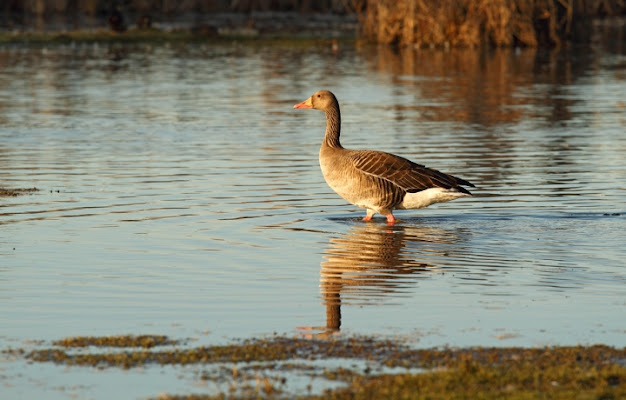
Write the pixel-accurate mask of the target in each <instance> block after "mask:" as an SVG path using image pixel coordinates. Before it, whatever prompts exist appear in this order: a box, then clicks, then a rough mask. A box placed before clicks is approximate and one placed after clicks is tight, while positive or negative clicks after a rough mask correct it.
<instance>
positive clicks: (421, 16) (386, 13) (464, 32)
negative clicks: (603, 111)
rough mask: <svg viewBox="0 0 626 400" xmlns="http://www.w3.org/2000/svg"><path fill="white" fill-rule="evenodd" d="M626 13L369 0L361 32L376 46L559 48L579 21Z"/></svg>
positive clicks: (574, 6)
mask: <svg viewBox="0 0 626 400" xmlns="http://www.w3.org/2000/svg"><path fill="white" fill-rule="evenodd" d="M625 11H626V2H624V1H622V0H444V1H441V0H368V1H367V5H366V8H365V10H364V12H362V13H361V14H360V17H361V34H362V35H363V37H364V38H365V39H367V40H369V41H372V42H376V43H385V44H396V45H400V46H407V45H411V46H417V47H429V46H430V47H432V46H435V47H448V46H465V47H476V46H479V45H481V44H489V45H493V46H511V45H519V46H537V45H551V46H554V45H559V44H561V43H562V42H563V41H564V40H568V39H570V38H571V37H572V36H573V35H574V32H573V30H574V29H575V26H576V27H577V28H578V29H579V30H580V29H582V28H584V26H585V24H578V25H575V24H576V23H577V22H580V21H585V20H589V19H590V18H591V17H594V16H597V15H607V14H620V13H624V12H625ZM582 36H584V35H582ZM580 37H581V35H580V34H579V35H578V38H579V39H580Z"/></svg>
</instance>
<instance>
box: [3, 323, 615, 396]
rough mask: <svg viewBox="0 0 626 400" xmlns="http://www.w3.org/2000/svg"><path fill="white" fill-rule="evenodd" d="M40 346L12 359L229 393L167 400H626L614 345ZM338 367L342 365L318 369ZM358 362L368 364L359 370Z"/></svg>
mask: <svg viewBox="0 0 626 400" xmlns="http://www.w3.org/2000/svg"><path fill="white" fill-rule="evenodd" d="M38 343H41V342H38ZM39 346H40V347H39V348H36V349H34V350H25V349H7V350H4V351H3V353H4V354H5V355H8V356H9V357H20V358H25V359H26V360H28V361H29V362H36V363H40V362H43V363H48V362H52V363H56V364H60V365H68V366H74V367H90V368H91V367H97V368H98V369H102V368H122V369H133V368H141V367H143V366H147V365H162V366H166V365H179V366H182V365H186V366H194V365H195V366H197V367H198V369H199V371H200V372H199V377H198V379H199V380H200V381H201V382H202V381H205V382H207V381H210V382H213V383H216V384H217V385H218V386H221V387H228V388H230V389H229V390H228V391H227V392H224V393H219V394H215V393H211V394H208V393H207V394H202V393H200V394H198V390H194V392H195V393H196V394H187V393H181V394H167V395H160V396H159V399H224V398H231V399H250V398H272V399H287V398H290V399H293V398H298V399H315V400H317V399H356V400H358V399H429V398H437V399H464V398H472V399H501V398H507V399H544V398H549V399H574V398H576V399H621V398H626V366H625V365H624V360H626V349H615V348H612V347H608V346H587V347H584V346H573V347H542V348H466V349H414V348H411V347H410V346H407V345H406V344H404V343H402V342H401V341H395V340H381V339H373V338H368V337H353V338H339V339H331V340H307V339H301V338H286V337H281V336H278V337H274V338H270V339H254V340H247V341H243V342H239V343H236V344H230V345H222V346H201V347H189V346H187V342H186V341H177V340H170V339H169V338H167V337H164V336H149V335H143V336H113V337H75V338H67V339H63V340H59V341H55V342H53V343H52V346H51V347H45V346H44V345H43V344H40V345H39ZM163 346H166V348H163ZM129 348H130V349H129ZM329 359H330V360H333V362H332V365H338V362H339V364H340V365H341V366H340V367H330V366H320V365H319V364H317V365H315V364H313V363H312V362H314V361H316V360H329ZM359 361H362V362H365V363H364V364H359V365H361V367H358V366H355V365H357V364H358V362H359ZM363 365H364V366H365V368H363ZM389 368H395V370H394V372H395V373H390V372H389V371H390V370H389ZM303 375H304V376H308V377H309V378H310V379H323V380H324V381H325V382H330V383H333V382H334V383H335V384H331V386H334V387H337V388H335V389H332V390H326V391H324V392H323V393H321V394H312V393H309V394H306V392H307V391H308V390H293V388H292V389H289V384H288V383H289V380H290V379H292V378H294V377H297V376H300V377H301V376H303ZM296 380H297V378H296ZM337 384H340V385H339V386H337ZM202 386H205V385H202V384H201V385H200V387H202Z"/></svg>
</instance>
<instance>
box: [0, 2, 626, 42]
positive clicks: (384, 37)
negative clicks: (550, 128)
mask: <svg viewBox="0 0 626 400" xmlns="http://www.w3.org/2000/svg"><path fill="white" fill-rule="evenodd" d="M253 12H257V14H256V16H254V15H251V14H250V13H253ZM259 12H261V13H264V14H265V16H264V18H266V19H267V18H274V17H276V18H278V20H280V18H279V17H280V16H281V15H283V16H284V14H290V15H294V16H296V17H298V16H299V17H303V16H304V15H306V14H309V15H311V14H312V13H316V14H325V15H329V14H343V15H346V14H347V15H352V16H354V15H358V16H359V20H360V33H361V36H362V38H364V39H365V40H367V41H370V42H375V43H382V44H393V45H398V46H416V47H477V46H481V45H484V44H488V45H491V46H496V47H502V46H528V47H536V46H558V45H560V44H562V43H563V42H565V41H574V42H580V41H588V40H589V38H590V36H591V20H592V18H594V17H597V16H609V15H624V14H625V13H626V1H625V0H443V1H441V0H319V1H313V0H183V1H175V0H160V1H155V0H7V1H3V2H2V5H0V27H3V28H6V27H8V28H10V29H15V27H22V26H30V25H33V22H31V21H33V20H34V21H35V22H34V24H35V25H37V26H38V27H39V28H41V27H43V26H44V24H42V20H44V19H48V18H51V17H54V16H61V17H63V18H66V19H67V21H68V22H66V24H68V25H70V26H74V27H75V28H74V29H77V27H80V26H82V24H81V23H79V22H77V21H81V19H85V18H87V19H89V18H91V19H93V20H96V21H100V22H102V21H107V20H108V22H109V25H111V18H113V19H116V18H117V19H119V20H120V21H123V22H124V23H126V24H127V23H130V25H129V26H128V27H129V28H130V27H133V26H134V25H136V26H137V27H139V28H141V27H144V28H145V27H146V26H147V27H149V26H151V21H152V20H153V19H154V20H159V19H160V20H168V21H173V20H177V19H181V18H182V19H185V18H187V19H188V18H189V17H190V16H191V18H192V19H193V22H192V24H198V23H201V24H202V23H204V22H202V20H203V18H205V17H207V16H208V15H216V14H220V13H222V14H228V15H235V14H236V15H247V16H249V18H248V19H246V20H245V24H246V25H254V23H255V19H256V18H259ZM268 12H273V14H272V13H268ZM277 12H278V13H282V14H277ZM305 18H306V17H305ZM278 20H277V21H276V22H277V23H276V28H277V29H283V30H285V29H287V30H291V31H294V28H293V24H291V25H289V24H288V25H287V28H285V24H284V23H282V22H280V21H278ZM131 21H136V24H132V23H131ZM146 21H148V23H147V24H146ZM229 24H233V20H229ZM96 25H98V22H97V23H96ZM99 25H102V23H100V24H99ZM248 27H249V26H248ZM111 29H112V30H114V31H118V32H123V31H125V30H126V25H125V24H122V25H119V26H113V25H111ZM319 29H324V28H319ZM295 30H297V29H295Z"/></svg>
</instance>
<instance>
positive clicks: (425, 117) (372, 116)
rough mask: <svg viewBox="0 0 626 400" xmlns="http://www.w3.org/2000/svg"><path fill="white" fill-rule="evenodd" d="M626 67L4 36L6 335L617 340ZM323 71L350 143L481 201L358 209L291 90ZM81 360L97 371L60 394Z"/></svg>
mask: <svg viewBox="0 0 626 400" xmlns="http://www.w3.org/2000/svg"><path fill="white" fill-rule="evenodd" d="M625 68H626V51H624V49H623V47H619V46H613V47H611V48H606V47H592V48H584V49H576V48H572V49H566V50H553V51H541V50H532V49H531V50H519V49H518V50H511V51H509V50H499V51H490V52H486V53H481V52H479V51H474V50H456V51H448V52H444V51H435V50H433V51H418V52H415V51H408V50H407V51H400V52H393V51H391V50H389V49H371V48H357V49H355V48H353V47H351V46H343V47H341V48H340V50H339V51H338V52H333V51H332V50H331V49H330V48H327V47H326V46H323V45H320V46H318V47H310V48H301V47H289V46H279V47H276V46H273V47H272V46H242V45H230V44H229V45H219V46H208V45H175V46H174V45H172V46H158V47H152V46H149V45H135V46H122V45H111V46H103V45H79V44H77V45H72V46H69V45H68V46H58V47H28V46H10V47H3V48H0V186H2V187H12V188H18V187H24V188H26V187H33V186H34V187H37V188H38V189H40V190H39V191H38V192H35V193H33V194H30V195H25V196H20V197H11V198H8V197H6V198H5V197H3V198H0V318H1V319H2V321H3V323H2V328H1V329H0V344H2V347H3V348H4V347H6V346H20V345H23V344H24V343H27V341H29V340H39V339H43V340H53V339H58V338H62V337H66V336H74V335H94V336H99V335H109V334H120V333H133V334H141V333H151V334H165V335H170V336H172V337H175V338H193V339H196V340H197V342H199V343H222V342H226V341H228V340H229V339H231V338H242V337H256V336H259V335H271V334H273V333H274V332H278V333H286V334H288V335H292V334H295V335H301V334H304V335H313V336H319V337H326V336H329V335H336V334H366V335H382V336H385V335H398V336H401V337H405V338H409V339H410V340H412V341H413V342H415V344H416V345H417V346H423V347H429V346H441V345H451V346H472V345H486V346H492V345H495V346H517V345H520V346H536V345H571V344H593V343H604V344H609V345H614V346H623V345H624V344H625V343H626V325H625V324H624V315H626V313H625V312H626V269H625V265H624V260H626V250H625V247H624V245H623V243H624V242H625V239H626V234H625V233H624V228H625V226H626V183H625V182H626V158H625V157H624V154H626V136H625V135H624V132H625V131H626V99H625V98H624V93H626V74H624V70H625ZM321 88H327V89H330V90H332V91H333V92H334V93H335V94H336V95H337V97H338V98H339V101H340V104H341V107H342V117H343V118H342V120H343V129H342V141H343V144H344V146H346V147H351V148H372V149H379V150H385V151H389V152H393V153H396V154H400V155H402V156H405V157H407V158H410V159H412V160H414V161H417V162H419V163H421V164H425V165H427V166H430V167H433V168H436V169H440V170H442V171H444V172H447V173H452V174H454V175H457V176H460V177H462V178H464V179H467V180H469V181H471V182H472V183H474V184H475V185H476V189H473V190H472V192H473V193H474V197H472V198H468V199H461V200H457V201H455V202H450V203H445V204H439V205H435V206H431V207H430V208H428V209H424V210H417V211H399V212H397V213H396V216H397V217H398V218H399V222H398V224H396V225H395V226H393V227H388V226H387V225H386V224H385V222H384V219H382V218H380V216H379V217H378V218H377V219H376V220H375V222H372V223H363V222H361V221H360V219H361V217H362V216H363V215H364V211H363V210H360V209H357V208H355V207H353V206H351V205H348V204H346V203H345V202H344V201H343V200H342V199H340V198H339V197H338V196H337V195H336V194H334V193H333V192H332V191H331V190H330V189H329V188H328V187H327V186H326V184H325V182H324V180H323V178H322V176H321V173H320V171H319V166H318V164H317V152H318V149H319V145H320V143H321V139H322V135H323V131H324V123H325V120H324V116H323V114H322V113H320V112H318V111H309V110H293V109H292V106H293V104H295V103H297V102H300V101H302V100H304V99H306V98H307V97H308V96H310V95H311V94H312V93H313V92H314V91H316V90H318V89H321ZM3 365H4V366H5V367H4V368H5V372H4V373H3V375H4V379H3V380H4V381H5V382H4V383H7V382H9V381H11V382H14V384H12V386H11V387H9V385H8V384H7V385H5V386H4V388H3V389H2V390H5V391H8V392H7V393H9V394H10V395H11V396H13V395H16V394H20V393H21V394H24V393H26V397H29V396H31V395H32V394H33V393H40V391H41V392H46V391H50V390H51V391H52V392H53V394H55V395H57V396H58V397H60V398H66V397H68V396H70V395H71V394H72V393H74V394H75V393H76V392H78V393H79V395H80V396H83V397H85V396H87V397H92V398H109V397H111V396H117V395H119V394H120V393H122V394H124V396H131V398H134V397H136V396H154V395H156V394H158V393H160V392H162V391H167V392H174V393H176V392H183V393H184V392H185V390H184V389H181V387H183V388H184V387H185V384H181V382H180V381H178V380H177V379H174V378H172V379H162V377H163V376H164V375H165V376H170V377H172V376H173V375H174V373H161V372H158V373H157V372H156V371H153V370H149V371H147V372H144V373H143V374H139V375H141V378H137V379H140V380H141V381H142V382H143V380H145V381H146V384H145V385H143V384H138V385H136V386H134V389H132V390H130V389H128V390H123V389H120V388H119V387H118V388H117V389H116V388H115V387H111V386H112V385H108V384H106V381H107V379H111V380H116V379H122V378H119V376H118V375H120V374H118V373H113V372H111V373H108V375H107V374H105V377H102V376H100V377H98V378H94V377H93V376H91V375H89V374H87V373H86V372H85V371H83V370H81V369H75V370H73V371H74V372H71V373H70V374H65V375H64V374H63V373H62V372H61V371H60V370H61V368H58V367H54V366H30V367H26V366H22V368H27V369H26V371H29V372H21V373H18V372H13V371H12V368H14V367H15V365H16V364H15V363H4V364H3ZM28 368H30V369H28ZM82 374H87V375H88V377H87V378H84V379H85V380H84V381H85V382H88V381H89V382H91V381H95V382H91V383H85V387H84V388H80V387H79V388H74V391H72V390H69V389H67V387H69V386H71V385H70V384H69V383H64V382H66V381H76V379H77V378H76V377H78V376H79V375H81V376H82ZM35 376H46V377H48V378H46V379H42V382H41V383H40V384H39V385H35V386H34V388H33V387H31V386H32V385H31V383H32V380H34V379H35V378H34V377H35ZM107 376H108V377H109V378H106V377H107ZM18 378H19V379H18ZM81 379H83V378H81ZM29 382H30V383H29ZM134 382H138V381H137V380H134ZM64 385H66V386H64ZM113 386H114V385H113ZM128 386H132V383H129V384H128ZM58 387H63V388H65V389H64V390H59V389H56V390H55V389H54V388H58ZM116 390H117V391H116Z"/></svg>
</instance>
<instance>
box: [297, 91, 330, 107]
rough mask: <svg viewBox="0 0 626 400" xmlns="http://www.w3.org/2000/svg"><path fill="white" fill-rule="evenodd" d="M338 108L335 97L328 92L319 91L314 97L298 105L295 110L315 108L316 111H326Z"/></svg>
mask: <svg viewBox="0 0 626 400" xmlns="http://www.w3.org/2000/svg"><path fill="white" fill-rule="evenodd" d="M336 106H337V99H336V98H335V95H334V94H332V93H331V92H329V91H328V90H319V91H317V92H315V93H313V96H311V97H309V98H308V99H306V100H304V101H303V102H302V103H298V104H296V105H295V106H293V108H314V109H316V110H322V111H326V110H328V109H330V108H332V107H336Z"/></svg>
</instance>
